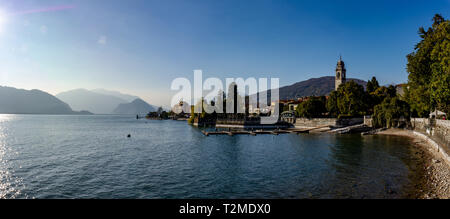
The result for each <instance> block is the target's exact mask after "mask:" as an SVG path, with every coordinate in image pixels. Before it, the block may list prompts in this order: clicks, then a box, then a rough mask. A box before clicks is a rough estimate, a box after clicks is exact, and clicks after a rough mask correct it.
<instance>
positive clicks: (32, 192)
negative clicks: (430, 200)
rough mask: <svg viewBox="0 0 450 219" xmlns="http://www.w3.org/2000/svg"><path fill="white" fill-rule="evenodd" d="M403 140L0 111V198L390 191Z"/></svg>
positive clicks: (403, 174) (401, 162) (378, 194)
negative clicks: (208, 131)
mask: <svg viewBox="0 0 450 219" xmlns="http://www.w3.org/2000/svg"><path fill="white" fill-rule="evenodd" d="M128 134H131V136H132V138H127V137H126V136H127V135H128ZM410 144H411V142H410V141H409V139H407V138H402V137H393V136H360V135H331V134H304V135H294V134H285V135H278V136H273V135H259V136H245V135H242V136H233V137H230V136H210V137H205V136H204V135H203V134H202V133H201V132H200V131H199V130H198V129H196V128H194V127H191V126H189V125H187V124H186V122H177V121H147V120H136V119H135V118H134V117H133V116H41V115H0V198H398V197H404V196H405V195H406V194H407V193H408V192H411V191H410V187H411V184H412V181H413V180H414V178H415V175H414V172H415V171H414V165H415V161H414V159H412V158H411V157H412V156H411V154H412V153H413V152H412V150H411V146H410Z"/></svg>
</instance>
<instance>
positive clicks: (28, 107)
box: [0, 86, 91, 114]
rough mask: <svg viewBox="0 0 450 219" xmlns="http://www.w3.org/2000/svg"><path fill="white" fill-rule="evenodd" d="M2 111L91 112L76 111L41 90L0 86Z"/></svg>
mask: <svg viewBox="0 0 450 219" xmlns="http://www.w3.org/2000/svg"><path fill="white" fill-rule="evenodd" d="M0 113H4V114H91V113H90V112H87V111H81V112H76V111H73V110H72V108H70V106H69V105H68V104H67V103H64V102H63V101H61V100H59V99H58V98H56V97H54V96H53V95H51V94H48V93H46V92H43V91H40V90H23V89H16V88H13V87H2V86H0Z"/></svg>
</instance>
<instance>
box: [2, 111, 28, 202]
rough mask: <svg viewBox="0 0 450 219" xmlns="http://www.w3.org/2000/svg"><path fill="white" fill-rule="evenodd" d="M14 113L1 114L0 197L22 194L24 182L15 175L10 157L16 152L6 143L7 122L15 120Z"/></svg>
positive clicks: (14, 196)
mask: <svg viewBox="0 0 450 219" xmlns="http://www.w3.org/2000/svg"><path fill="white" fill-rule="evenodd" d="M14 118H15V116H14V115H0V199H4V198H16V197H17V196H18V195H20V191H21V187H22V186H23V182H22V180H21V179H19V178H17V177H14V171H13V170H12V169H13V168H12V167H11V162H10V158H11V156H14V155H15V154H16V153H15V152H14V151H13V149H12V148H11V147H9V146H8V145H7V143H6V138H7V137H8V130H7V129H6V125H5V123H7V122H9V121H13V120H14Z"/></svg>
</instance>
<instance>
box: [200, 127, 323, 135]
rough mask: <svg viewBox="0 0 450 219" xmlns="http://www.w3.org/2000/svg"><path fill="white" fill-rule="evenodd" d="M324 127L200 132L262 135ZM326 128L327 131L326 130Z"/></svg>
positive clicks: (304, 131) (313, 129)
mask: <svg viewBox="0 0 450 219" xmlns="http://www.w3.org/2000/svg"><path fill="white" fill-rule="evenodd" d="M324 128H325V129H326V128H328V129H329V128H330V127H329V126H320V127H311V128H304V129H296V128H290V129H275V130H263V129H260V130H228V131H205V130H203V131H202V133H203V134H204V135H205V136H210V135H229V136H234V135H252V136H256V135H263V134H269V135H279V134H301V133H309V132H311V131H315V130H318V132H321V131H320V130H322V129H324ZM328 129H327V131H328Z"/></svg>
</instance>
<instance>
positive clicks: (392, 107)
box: [372, 97, 410, 128]
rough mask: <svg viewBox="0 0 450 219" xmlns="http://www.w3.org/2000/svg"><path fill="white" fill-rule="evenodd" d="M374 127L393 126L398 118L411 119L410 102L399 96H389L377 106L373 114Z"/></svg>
mask: <svg viewBox="0 0 450 219" xmlns="http://www.w3.org/2000/svg"><path fill="white" fill-rule="evenodd" d="M372 118H373V126H374V127H387V128H390V127H393V126H395V124H396V122H397V121H398V119H402V118H403V119H405V120H409V118H410V107H409V104H408V103H407V102H405V101H403V100H400V99H399V98H398V97H387V98H385V99H384V100H383V102H382V103H381V104H378V105H376V106H375V109H374V114H373V117H372Z"/></svg>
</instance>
